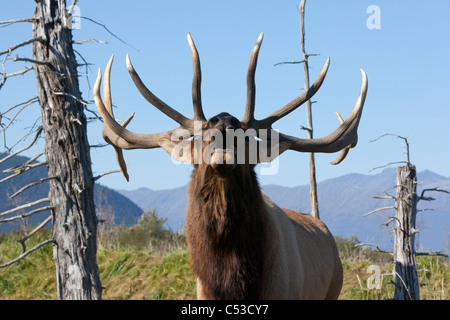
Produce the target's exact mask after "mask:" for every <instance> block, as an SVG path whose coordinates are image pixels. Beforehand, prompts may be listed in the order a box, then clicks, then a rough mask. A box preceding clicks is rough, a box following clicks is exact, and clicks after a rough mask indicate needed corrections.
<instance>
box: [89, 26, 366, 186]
mask: <svg viewBox="0 0 450 320" xmlns="http://www.w3.org/2000/svg"><path fill="white" fill-rule="evenodd" d="M262 40H263V33H261V35H260V36H259V38H258V40H257V42H256V44H255V46H254V48H253V51H252V53H251V57H250V63H249V67H248V72H247V102H246V107H245V114H244V117H243V119H242V120H241V121H239V120H238V119H236V118H235V117H233V116H232V115H230V114H228V113H220V114H218V115H216V116H214V117H212V118H210V119H209V120H206V118H205V115H204V113H203V108H202V100H201V91H200V85H201V69H200V59H199V56H198V52H197V49H196V47H195V44H194V42H193V40H192V38H191V35H190V34H188V42H189V46H190V49H191V53H192V62H193V69H194V72H193V83H192V100H193V107H194V116H193V118H191V119H189V118H187V117H185V116H184V115H182V114H181V113H179V112H178V111H176V110H174V109H173V108H171V107H170V106H168V105H167V104H166V103H164V102H163V101H162V100H160V99H159V98H157V97H156V96H155V95H154V94H153V93H152V92H151V91H150V90H149V89H148V88H147V87H146V86H145V85H144V84H143V82H142V81H141V79H140V77H139V75H138V74H137V72H136V71H135V69H134V67H133V65H132V64H131V61H130V59H129V57H128V55H127V68H128V71H129V73H130V76H131V78H132V79H133V81H134V83H135V85H136V87H137V88H138V90H139V91H140V93H141V94H142V95H143V96H144V98H145V99H146V100H147V101H148V102H150V103H151V104H152V105H154V106H155V107H156V108H158V109H159V110H160V111H162V112H163V113H164V114H166V115H167V116H169V117H170V118H171V119H173V120H175V121H176V122H177V123H178V124H179V125H180V126H179V127H178V128H176V129H173V130H170V131H165V132H160V133H154V134H138V133H134V132H131V131H129V130H127V129H126V126H127V125H128V123H129V122H130V121H131V119H132V118H133V115H134V113H133V114H132V115H131V116H130V117H129V118H128V119H127V120H126V121H124V122H123V123H122V125H120V124H118V123H117V122H116V121H115V119H114V115H113V111H112V102H111V91H110V72H111V65H112V62H113V57H111V59H110V60H109V63H108V65H107V67H106V70H105V83H104V86H103V100H102V98H101V97H100V84H101V79H102V74H101V71H100V70H99V72H98V77H97V80H96V82H95V86H94V99H95V104H96V106H97V110H98V111H99V113H100V115H101V116H102V118H103V121H104V127H103V137H104V139H105V141H106V142H108V143H109V144H111V145H112V146H113V147H114V148H115V150H116V155H117V160H118V162H119V165H120V168H121V170H122V172H123V174H124V176H125V177H126V179H127V180H128V173H127V167H126V164H125V161H124V158H123V154H122V149H150V148H158V147H161V148H164V149H165V150H166V151H167V152H168V153H169V154H170V155H171V156H172V157H173V158H175V159H176V160H180V161H185V162H191V163H192V164H193V165H194V166H202V165H206V166H208V168H209V169H212V170H215V171H216V172H218V173H219V174H226V173H228V172H230V171H231V170H233V169H235V167H236V164H247V165H255V164H256V163H258V162H266V161H271V160H272V159H274V158H275V157H277V156H278V155H279V154H281V153H282V152H284V151H286V150H295V151H299V152H324V153H333V152H337V151H341V153H340V155H339V156H338V158H337V159H336V160H335V161H333V162H332V164H338V163H340V162H341V161H342V160H343V159H344V158H345V156H346V155H347V153H348V150H349V149H350V148H353V147H354V146H355V145H356V143H357V128H358V124H359V121H360V119H361V114H362V110H363V105H364V101H365V98H366V93H367V87H368V83H367V76H366V74H365V72H364V71H363V70H361V72H362V77H363V79H362V87H361V91H360V94H359V97H358V99H357V102H356V105H355V108H354V110H353V112H352V113H351V114H350V115H349V117H348V118H347V119H346V120H345V121H343V120H342V118H341V116H340V115H339V114H338V113H336V114H337V115H338V119H339V123H340V126H339V127H338V128H337V129H336V130H335V131H334V132H332V133H331V134H329V135H327V136H326V137H323V138H320V139H301V138H298V137H292V136H288V135H285V134H282V133H278V131H275V130H273V129H272V125H273V123H275V122H276V121H277V120H279V119H281V118H283V117H284V116H286V115H288V114H289V113H291V112H292V111H294V110H295V109H297V108H298V107H299V106H300V105H302V104H303V103H304V102H306V101H307V100H309V99H310V98H311V97H312V96H313V95H314V94H315V93H316V92H317V91H318V90H319V88H320V86H321V85H322V82H323V80H324V79H325V75H326V73H327V70H328V66H329V63H330V59H329V58H328V59H327V61H326V63H325V65H324V67H323V69H322V71H321V72H320V74H319V76H318V78H317V79H316V81H315V82H314V84H313V85H312V86H311V87H310V88H308V90H305V92H304V93H303V94H302V95H300V96H299V97H297V98H296V99H294V100H292V101H291V102H289V103H288V104H286V105H285V106H284V107H282V108H280V109H278V110H277V111H275V112H273V113H272V114H270V115H269V116H267V117H265V118H264V119H261V120H257V119H255V118H254V111H255V92H256V86H255V71H256V64H257V60H258V53H259V49H260V47H261V43H262ZM192 137H193V139H191V138H192ZM269 145H270V147H268V146H269ZM261 151H263V152H261Z"/></svg>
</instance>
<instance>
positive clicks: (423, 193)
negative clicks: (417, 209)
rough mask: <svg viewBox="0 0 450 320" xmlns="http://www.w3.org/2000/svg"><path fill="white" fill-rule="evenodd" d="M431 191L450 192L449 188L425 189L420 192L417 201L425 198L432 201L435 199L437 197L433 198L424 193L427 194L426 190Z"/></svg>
mask: <svg viewBox="0 0 450 320" xmlns="http://www.w3.org/2000/svg"><path fill="white" fill-rule="evenodd" d="M429 191H436V192H443V193H447V194H450V192H448V191H447V190H444V189H440V188H430V189H423V190H422V193H421V194H420V197H419V198H418V200H417V201H420V200H425V201H432V200H435V199H434V198H432V197H425V196H424V195H425V192H429Z"/></svg>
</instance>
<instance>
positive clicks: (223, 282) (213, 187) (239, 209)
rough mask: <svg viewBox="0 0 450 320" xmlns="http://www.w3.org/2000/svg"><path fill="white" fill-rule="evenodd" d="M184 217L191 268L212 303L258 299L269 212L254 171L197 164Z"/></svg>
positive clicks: (238, 167)
mask: <svg viewBox="0 0 450 320" xmlns="http://www.w3.org/2000/svg"><path fill="white" fill-rule="evenodd" d="M188 192H189V203H188V210H187V216H186V222H187V223H186V235H187V238H188V242H189V245H190V250H191V264H192V268H193V270H194V272H195V273H196V275H197V276H198V278H199V279H200V281H201V282H202V284H203V290H204V293H205V295H206V296H207V297H208V298H210V299H221V298H222V299H223V298H227V299H257V298H259V297H260V296H259V295H260V294H261V288H259V284H260V283H261V281H260V280H261V277H263V274H264V263H263V261H264V257H263V255H264V248H265V247H266V242H267V241H266V234H267V230H266V226H265V225H264V223H263V221H264V215H265V214H266V208H265V205H264V201H263V198H262V195H261V190H260V188H259V184H258V181H257V177H256V174H255V172H254V171H253V167H251V166H249V165H237V166H236V168H235V170H232V171H231V172H229V173H227V174H226V175H222V176H221V175H219V174H217V172H215V171H214V169H212V168H211V167H208V166H199V167H198V168H196V169H195V170H194V172H193V174H192V182H191V184H190V186H189V191H188Z"/></svg>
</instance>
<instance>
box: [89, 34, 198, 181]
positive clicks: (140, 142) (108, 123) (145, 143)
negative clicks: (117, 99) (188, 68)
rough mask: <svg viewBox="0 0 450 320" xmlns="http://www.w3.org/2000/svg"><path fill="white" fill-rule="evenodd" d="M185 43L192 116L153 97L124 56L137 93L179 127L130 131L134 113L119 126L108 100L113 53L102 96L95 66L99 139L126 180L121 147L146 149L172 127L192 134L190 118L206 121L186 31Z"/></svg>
mask: <svg viewBox="0 0 450 320" xmlns="http://www.w3.org/2000/svg"><path fill="white" fill-rule="evenodd" d="M188 41H189V46H190V48H191V52H192V62H193V68H194V75H193V83H192V100H193V105H194V117H193V118H192V119H189V118H186V117H185V116H184V115H182V114H181V113H179V112H178V111H176V110H175V109H173V108H171V107H170V106H168V105H167V104H166V103H165V102H164V101H162V100H160V99H159V98H158V97H156V96H155V95H154V94H153V93H152V92H151V91H150V90H149V89H148V88H147V87H146V86H145V85H144V83H143V82H142V80H141V78H140V77H139V75H138V74H137V72H136V70H135V69H134V67H133V65H132V64H131V61H130V58H129V56H128V55H127V69H128V72H129V73H130V76H131V78H132V79H133V82H134V84H135V85H136V87H137V88H138V90H139V92H140V93H141V94H142V95H143V96H144V98H145V99H146V100H147V101H148V102H150V103H151V104H152V105H154V106H155V107H156V108H158V109H159V110H160V111H161V112H163V113H164V114H166V115H167V116H168V117H170V118H171V119H173V120H175V121H176V122H178V123H179V124H180V127H179V128H176V129H173V130H170V131H165V132H160V133H155V134H138V133H134V132H131V131H129V130H127V129H126V126H127V125H128V123H129V122H130V121H131V119H132V118H133V116H134V113H133V114H132V115H131V116H130V117H129V118H128V119H127V120H125V121H124V122H123V124H122V125H120V124H118V123H117V122H116V120H115V119H114V114H113V111H112V101H111V89H110V73H111V66H112V62H113V60H114V55H113V56H112V57H111V59H110V60H109V62H108V65H107V66H106V69H105V83H104V85H103V99H104V101H105V103H103V100H102V98H101V96H100V85H101V82H102V73H101V71H100V69H99V72H98V76H97V80H96V82H95V85H94V100H95V105H96V106H97V110H98V112H99V113H100V115H101V117H102V118H103V132H102V133H103V138H104V139H105V141H106V142H107V143H109V144H111V145H112V146H113V147H114V149H115V151H116V156H117V161H118V163H119V166H120V168H121V170H122V173H123V175H124V176H125V178H126V179H127V181H128V180H129V177H128V173H127V167H126V164H125V160H124V158H123V153H122V149H127V150H129V149H150V148H158V147H163V145H164V144H165V143H166V141H167V140H170V138H171V136H172V134H173V133H174V131H175V130H179V129H184V130H187V131H189V134H190V135H191V136H192V135H194V121H195V120H200V121H206V120H205V116H204V114H203V109H202V104H201V92H200V85H201V70H200V59H199V56H198V52H197V49H196V48H195V44H194V42H193V41H192V38H191V35H190V34H188Z"/></svg>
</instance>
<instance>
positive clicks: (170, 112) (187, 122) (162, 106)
mask: <svg viewBox="0 0 450 320" xmlns="http://www.w3.org/2000/svg"><path fill="white" fill-rule="evenodd" d="M127 69H128V72H129V73H130V76H131V79H133V82H134V84H135V85H136V88H137V89H138V90H139V92H140V93H141V94H142V96H143V97H144V98H145V99H146V100H147V101H148V102H150V103H151V104H152V105H154V106H155V107H156V108H158V109H159V110H160V111H161V112H163V113H164V114H165V115H167V116H168V117H169V118H171V119H173V120H175V121H176V122H178V123H179V124H180V125H181V126H183V127H185V128H190V127H192V120H191V119H188V118H186V117H185V116H183V115H182V114H181V113H179V112H178V111H176V110H175V109H173V108H171V107H170V106H168V105H167V104H166V103H165V102H164V101H162V100H161V99H159V98H158V97H157V96H155V95H154V94H153V93H152V92H151V91H150V90H149V89H148V88H147V87H146V86H145V84H144V83H143V82H142V80H141V78H140V77H139V75H138V73H137V72H136V70H135V69H134V67H133V65H132V64H131V61H130V57H129V56H128V54H127Z"/></svg>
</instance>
